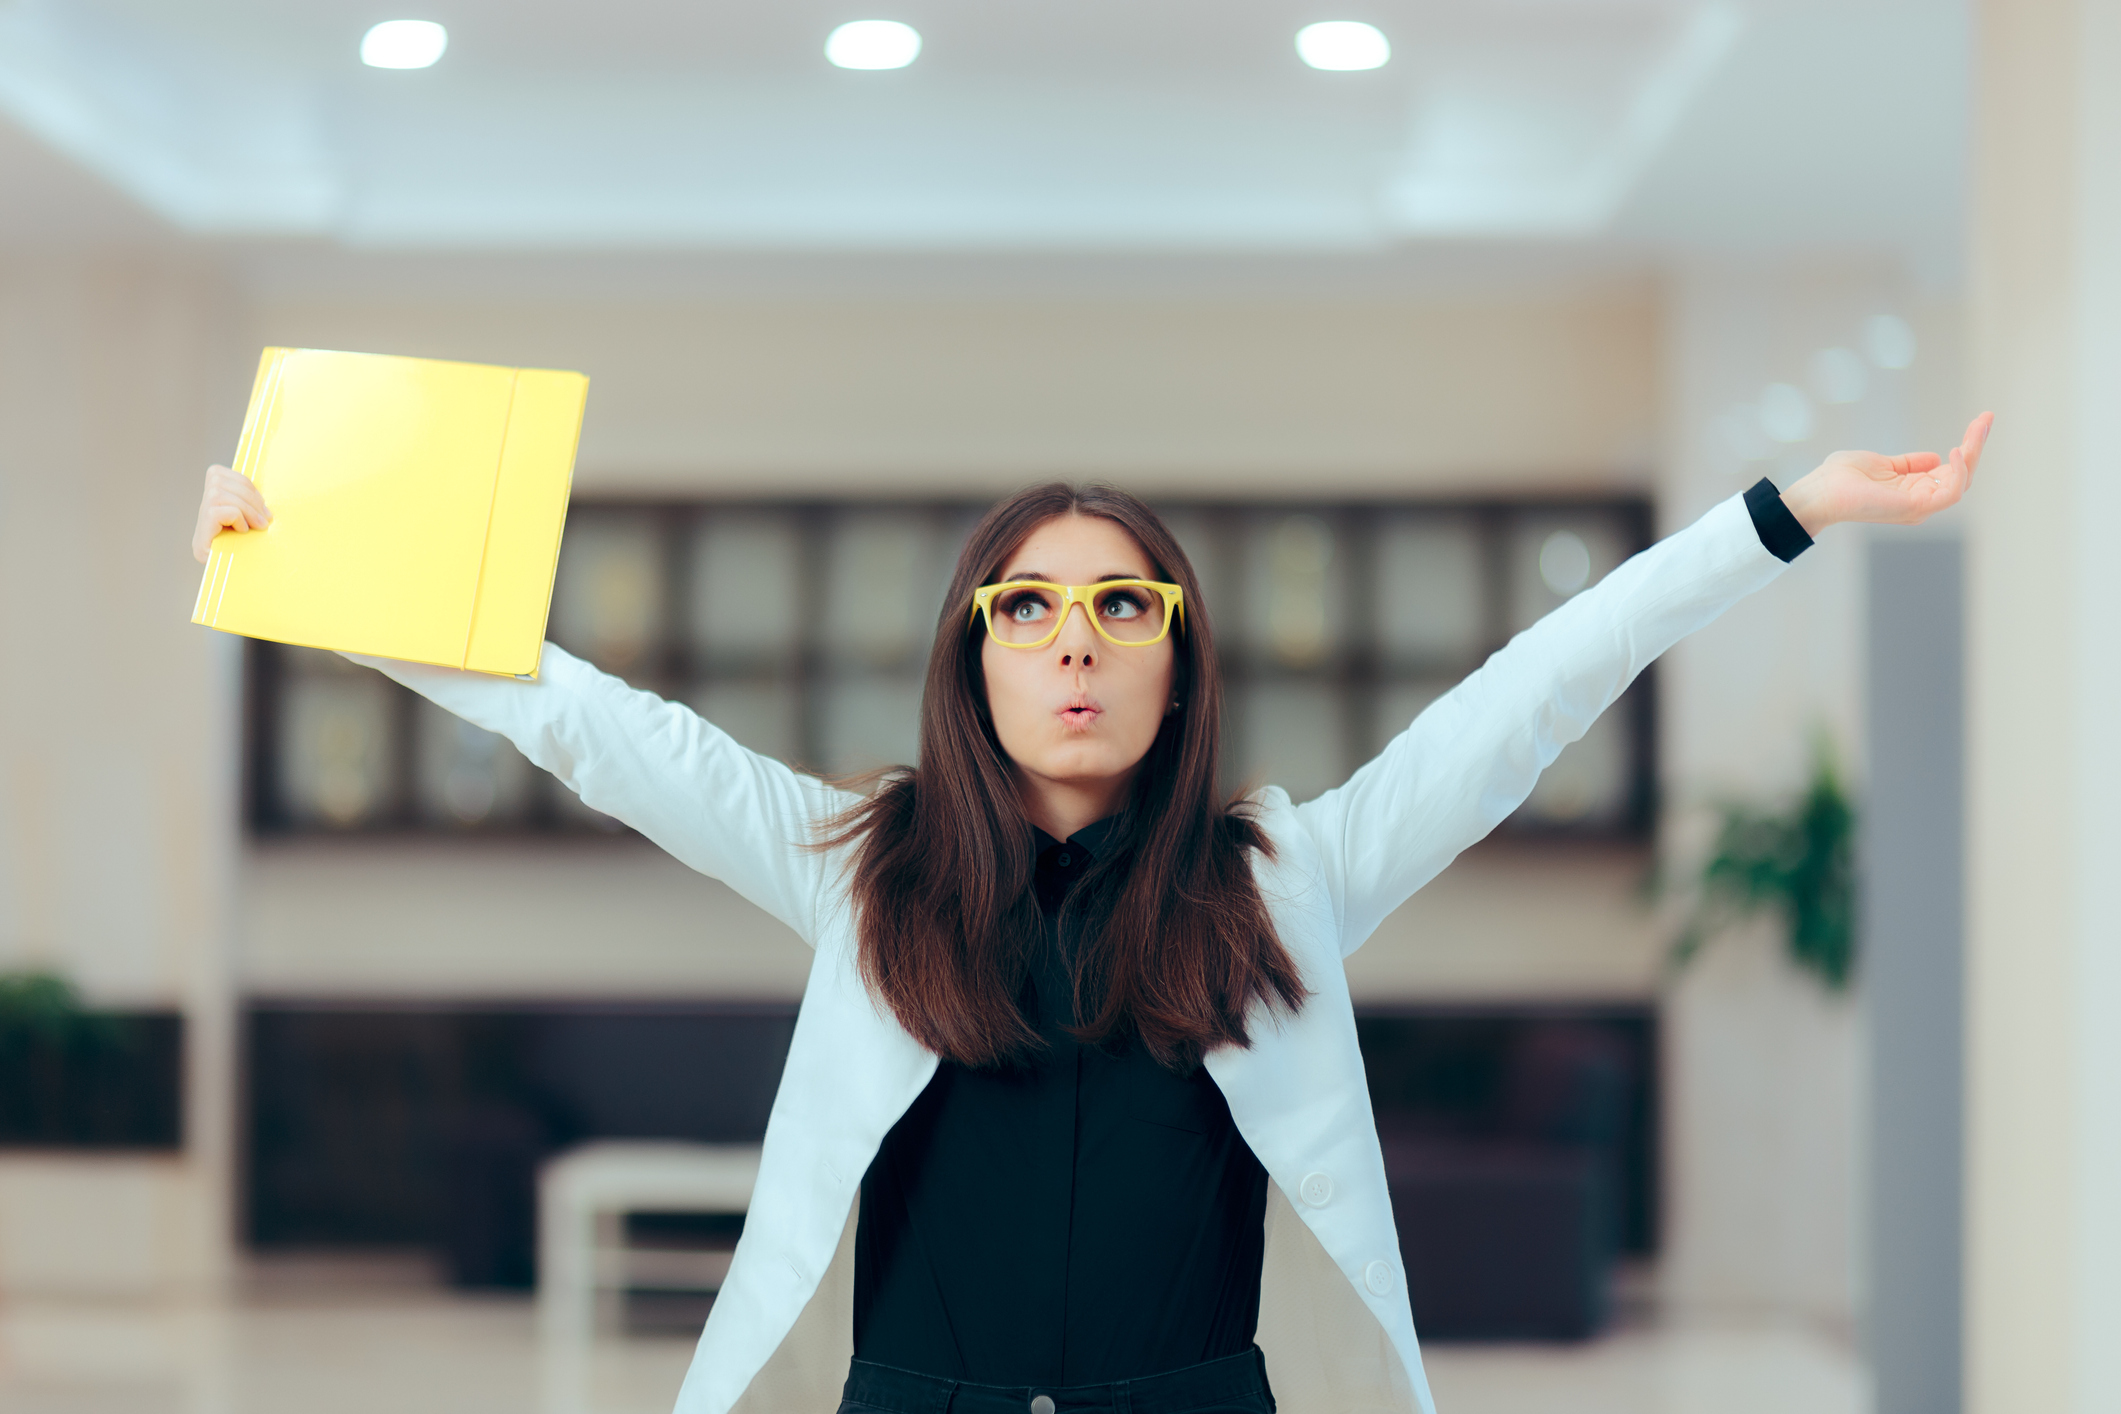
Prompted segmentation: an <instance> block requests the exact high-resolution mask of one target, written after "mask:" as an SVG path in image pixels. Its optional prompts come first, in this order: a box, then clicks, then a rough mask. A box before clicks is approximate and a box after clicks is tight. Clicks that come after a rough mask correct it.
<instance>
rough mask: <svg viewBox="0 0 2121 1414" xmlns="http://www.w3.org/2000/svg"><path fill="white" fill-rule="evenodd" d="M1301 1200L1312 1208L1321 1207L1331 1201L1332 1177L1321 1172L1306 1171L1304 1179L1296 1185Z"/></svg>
mask: <svg viewBox="0 0 2121 1414" xmlns="http://www.w3.org/2000/svg"><path fill="white" fill-rule="evenodd" d="M1296 1191H1297V1192H1298V1193H1300V1194H1302V1195H1303V1200H1304V1201H1305V1202H1306V1203H1309V1204H1310V1205H1311V1206H1312V1207H1314V1208H1323V1207H1324V1206H1325V1205H1326V1204H1328V1203H1330V1202H1332V1201H1333V1179H1332V1177H1331V1176H1330V1175H1327V1174H1323V1173H1307V1174H1305V1175H1304V1181H1303V1182H1302V1183H1299V1184H1297V1185H1296Z"/></svg>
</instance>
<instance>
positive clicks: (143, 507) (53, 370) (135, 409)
mask: <svg viewBox="0 0 2121 1414" xmlns="http://www.w3.org/2000/svg"><path fill="white" fill-rule="evenodd" d="M233 315H234V309H233V305H232V302H231V297H230V294H229V291H228V289H227V287H226V285H225V284H224V283H223V282H222V281H221V280H220V279H219V278H217V277H216V276H215V275H214V274H213V273H212V272H211V271H210V270H209V269H207V268H205V267H203V266H201V265H199V264H196V263H193V262H188V261H184V260H182V259H175V258H149V257H143V256H125V255H105V256H93V257H79V258H74V257H65V256H58V255H52V254H44V255H36V256H29V255H15V256H7V255H0V435H4V445H5V451H4V452H0V456H4V457H5V462H4V465H0V603H5V604H6V605H7V606H8V608H7V612H6V613H5V614H0V651H4V655H5V661H6V663H7V665H8V668H7V672H6V674H5V686H4V687H0V693H4V699H0V700H4V701H5V703H6V706H5V711H4V716H5V731H4V732H0V967H7V968H12V967H44V968H52V969H57V970H60V971H63V972H65V973H66V974H68V975H70V976H71V977H72V978H73V979H74V980H75V981H77V982H78V983H79V984H80V985H81V986H82V987H83V988H84V989H85V991H86V992H87V994H88V995H89V997H90V998H91V999H92V1000H94V1001H97V1002H101V1003H104V1004H120V1005H164V1006H166V1005H179V1006H182V1007H183V1008H184V1011H185V1014H186V1017H187V1021H188V1023H189V1025H188V1030H187V1053H186V1077H185V1081H186V1086H187V1105H186V1116H187V1134H186V1149H185V1153H184V1156H183V1158H182V1160H181V1161H177V1162H172V1161H168V1160H162V1159H146V1160H132V1159H93V1160H84V1161H82V1162H83V1163H84V1164H85V1167H84V1168H83V1170H82V1171H81V1172H80V1173H79V1174H77V1175H75V1178H76V1179H78V1184H79V1185H81V1186H76V1185H75V1183H74V1180H73V1179H69V1178H67V1177H66V1176H65V1175H64V1174H62V1173H58V1172H57V1171H55V1170H54V1169H53V1167H52V1164H51V1163H50V1162H48V1161H42V1160H30V1159H23V1158H19V1157H17V1158H9V1159H6V1160H4V1161H0V1284H12V1285H16V1286H21V1285H25V1284H27V1285H38V1284H40V1283H48V1282H49V1281H57V1282H59V1283H60V1284H61V1285H64V1284H66V1283H67V1282H68V1281H72V1280H74V1279H76V1278H82V1277H83V1276H84V1274H93V1273H98V1272H100V1273H103V1274H104V1275H105V1276H109V1277H110V1278H111V1279H112V1280H122V1282H125V1283H131V1284H133V1285H136V1286H137V1285H140V1284H142V1283H145V1284H148V1285H170V1284H197V1283H201V1282H211V1281H213V1280H215V1279H216V1278H217V1277H218V1275H219V1273H220V1271H221V1257H222V1255H223V1253H224V1252H225V1250H226V1242H225V1239H226V1233H227V1230H228V1229H227V1221H226V1219H227V1205H228V1201H229V1192H230V1189H229V1186H228V1157H229V1153H230V1125H231V1118H232V1100H233V1095H234V1088H233V1081H232V1072H231V1067H230V1047H231V1034H232V1033H231V1027H230V1015H231V1007H230V999H231V993H230V991H229V988H228V985H227V981H228V976H227V956H226V944H227V940H228V937H229V933H230V925H231V919H232V908H231V899H230V898H229V892H228V891H229V887H230V884H231V882H232V868H233V859H234V854H235V838H236V837H235V812H234V774H233V770H232V765H233V761H234V755H235V753H234V745H235V742H234V735H235V734H234V720H235V716H234V711H233V705H234V702H235V683H234V678H233V673H232V668H233V663H234V660H233V658H232V657H231V655H230V654H229V653H228V652H227V651H226V646H225V645H220V644H214V643H210V642H208V641H207V635H205V634H204V633H202V632H201V631H200V630H198V629H196V628H194V627H192V625H191V624H190V622H189V619H190V616H191V600H192V598H193V595H194V592H195V589H196V584H197V580H196V574H197V568H198V567H197V566H196V565H194V564H193V563H192V561H191V558H190V556H189V554H188V553H187V550H186V547H185V544H184V541H185V539H186V538H187V537H186V535H185V533H184V531H185V527H186V526H188V524H189V522H190V520H191V517H192V513H193V509H194V507H195V506H196V503H197V498H198V477H199V471H198V468H199V464H200V461H201V459H202V457H204V456H205V454H206V453H207V451H208V449H210V448H213V447H216V446H219V445H224V444H225V443H226V442H227V441H228V440H229V439H230V438H231V437H232V436H233V435H234V431H235V426H236V424H237V423H238V422H239V421H240V417H241V401H240V400H241V398H242V393H243V387H244V380H245V378H246V377H247V374H246V373H245V372H244V368H243V365H244V362H245V360H244V359H243V358H242V355H241V353H240V345H239V343H238V341H237V336H236V333H235V328H234V325H235V320H234V317H233ZM61 1190H64V1191H69V1192H78V1193H89V1192H95V1193H101V1194H103V1195H104V1196H105V1197H106V1198H107V1199H108V1200H109V1204H108V1206H109V1212H110V1214H111V1217H110V1223H111V1224H113V1225H115V1226H113V1227H110V1228H109V1229H108V1231H112V1232H115V1231H117V1230H118V1228H122V1227H123V1226H124V1224H125V1223H127V1222H131V1221H133V1220H134V1219H136V1218H137V1219H138V1220H139V1221H141V1222H147V1221H149V1220H150V1219H151V1218H152V1217H153V1215H156V1214H161V1215H163V1216H168V1215H169V1214H171V1213H181V1214H182V1215H183V1219H184V1220H183V1221H182V1222H181V1223H179V1224H178V1225H177V1226H176V1227H174V1228H171V1229H170V1231H169V1232H168V1233H165V1234H164V1238H163V1240H160V1241H158V1242H157V1243H155V1244H152V1245H151V1247H150V1248H149V1249H143V1250H142V1251H139V1252H133V1253H132V1254H131V1255H130V1256H124V1255H123V1254H120V1256H121V1257H122V1260H117V1261H116V1262H115V1264H113V1263H111V1262H104V1261H102V1260H101V1258H100V1257H99V1256H97V1255H96V1254H94V1253H90V1254H86V1255H84V1256H83V1257H82V1258H81V1260H80V1262H79V1263H78V1264H77V1266H76V1269H75V1271H74V1273H73V1276H72V1277H69V1276H68V1275H67V1274H66V1273H65V1272H63V1271H54V1270H52V1269H51V1268H50V1262H49V1261H48V1260H46V1259H47V1258H49V1257H50V1255H51V1247H52V1244H51V1243H50V1242H49V1241H43V1242H41V1243H40V1242H39V1241H37V1240H34V1239H35V1234H36V1233H37V1232H43V1233H44V1234H45V1235H46V1236H47V1237H49V1236H50V1234H51V1232H52V1231H54V1229H53V1228H51V1227H50V1226H48V1225H49V1224H52V1223H57V1222H59V1221H60V1217H61V1214H59V1213H58V1212H56V1211H55V1210H54V1209H52V1208H51V1207H50V1206H49V1205H48V1204H46V1203H45V1202H44V1200H43V1199H42V1198H40V1197H38V1196H37V1195H39V1194H43V1195H46V1196H47V1197H48V1196H49V1195H50V1194H52V1193H53V1192H57V1191H61ZM78 1209H79V1205H78V1204H77V1205H76V1210H77V1211H78ZM143 1215H146V1216H143ZM114 1241H115V1239H114ZM112 1250H113V1251H115V1250H116V1249H115V1248H113V1249H112ZM40 1254H42V1255H41V1256H40ZM102 1255H103V1256H110V1255H111V1253H109V1252H105V1253H103V1254H102ZM76 1284H78V1282H77V1283H76Z"/></svg>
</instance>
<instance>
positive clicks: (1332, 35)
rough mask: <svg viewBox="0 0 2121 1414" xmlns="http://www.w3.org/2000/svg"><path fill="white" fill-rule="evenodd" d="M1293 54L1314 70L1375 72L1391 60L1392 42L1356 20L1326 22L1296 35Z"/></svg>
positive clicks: (1376, 30) (1306, 28) (1374, 29)
mask: <svg viewBox="0 0 2121 1414" xmlns="http://www.w3.org/2000/svg"><path fill="white" fill-rule="evenodd" d="M1296 52H1297V53H1298V54H1299V55H1301V56H1302V58H1303V61H1304V62H1305V63H1306V64H1309V65H1310V66H1311V67H1312V68H1314V69H1341V70H1347V69H1376V68H1382V67H1383V66H1384V62H1385V60H1387V59H1389V58H1391V57H1392V41H1390V40H1388V39H1386V38H1385V36H1384V31H1382V30H1380V29H1378V28H1377V26H1375V25H1366V24H1364V23H1363V22H1362V21H1360V20H1326V21H1323V22H1321V23H1319V24H1315V25H1305V26H1304V27H1303V28H1302V29H1300V30H1298V31H1297V32H1296Z"/></svg>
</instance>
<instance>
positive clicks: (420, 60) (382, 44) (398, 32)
mask: <svg viewBox="0 0 2121 1414" xmlns="http://www.w3.org/2000/svg"><path fill="white" fill-rule="evenodd" d="M448 47H449V31H448V30H446V29H443V28H442V27H441V26H440V25H438V24H436V23H435V22H434V21H433V20H385V21H383V23H381V24H379V25H377V26H376V27H375V28H374V29H371V30H370V31H369V32H368V33H367V34H364V35H362V36H361V62H362V63H364V64H366V65H368V66H369V67H370V68H372V69H424V68H426V67H427V66H428V65H430V64H432V63H434V61H435V60H437V59H439V58H441V57H442V51H443V50H445V49H447V48H448Z"/></svg>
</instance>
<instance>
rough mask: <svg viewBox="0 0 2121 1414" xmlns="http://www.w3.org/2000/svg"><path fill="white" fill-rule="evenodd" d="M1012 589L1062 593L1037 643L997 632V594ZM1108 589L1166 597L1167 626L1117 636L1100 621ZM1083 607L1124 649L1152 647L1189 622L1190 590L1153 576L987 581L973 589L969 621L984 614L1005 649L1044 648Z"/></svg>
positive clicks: (1099, 629)
mask: <svg viewBox="0 0 2121 1414" xmlns="http://www.w3.org/2000/svg"><path fill="white" fill-rule="evenodd" d="M1011 589H1050V590H1053V591H1054V592H1055V593H1057V594H1059V595H1060V599H1061V605H1060V612H1059V613H1057V614H1055V615H1054V616H1053V627H1052V628H1051V629H1049V630H1048V631H1047V633H1046V636H1045V637H1044V638H1041V639H1039V640H1038V641H1037V642H1036V643H1011V642H1010V641H1009V640H1008V639H1006V638H1003V637H1002V636H1001V635H1000V634H998V633H996V632H995V631H994V597H995V596H996V595H997V594H1002V593H1004V592H1006V591H1008V590H1011ZM1107 589H1147V590H1151V591H1153V592H1155V593H1157V594H1160V595H1162V596H1163V600H1164V626H1163V628H1162V630H1161V631H1159V632H1158V633H1157V635H1156V637H1154V638H1114V637H1113V636H1112V635H1111V634H1109V633H1107V632H1105V626H1104V625H1103V624H1101V623H1099V622H1098V621H1097V599H1096V596H1097V595H1098V594H1100V593H1102V592H1103V591H1105V590H1107ZM1077 604H1080V605H1082V606H1083V617H1084V618H1086V619H1088V620H1089V621H1090V627H1092V628H1094V629H1096V630H1097V636H1098V637H1099V638H1102V639H1103V640H1105V642H1107V643H1110V644H1113V645H1115V646H1117V647H1120V648H1152V647H1154V646H1155V645H1157V644H1159V643H1162V642H1163V641H1164V640H1165V639H1166V638H1169V637H1170V636H1171V622H1172V620H1173V619H1176V620H1177V621H1178V622H1179V624H1180V625H1181V626H1183V625H1184V623H1185V621H1186V591H1185V590H1183V589H1181V588H1179V587H1178V586H1177V585H1175V584H1162V583H1159V582H1157V581H1156V580H1153V579H1106V580H1100V581H1098V582H1097V583H1096V584H1055V583H1054V582H1053V581H1051V580H1049V579H1010V580H1004V581H1003V582H1002V583H1000V584H983V585H981V586H980V587H979V588H977V589H975V590H973V591H972V616H971V618H969V619H967V620H966V621H965V627H967V628H970V627H972V625H973V624H974V623H976V622H977V621H978V620H979V619H980V617H981V616H982V615H984V616H985V617H986V620H987V637H989V638H991V639H993V640H994V641H995V642H996V643H999V644H1000V645H1001V646H1002V647H1004V648H1044V647H1045V646H1046V645H1047V644H1049V643H1051V642H1052V641H1053V640H1054V639H1056V638H1059V637H1060V631H1061V629H1062V627H1063V626H1064V625H1066V624H1067V622H1068V615H1069V614H1071V613H1073V612H1074V610H1075V606H1076V605H1077Z"/></svg>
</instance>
